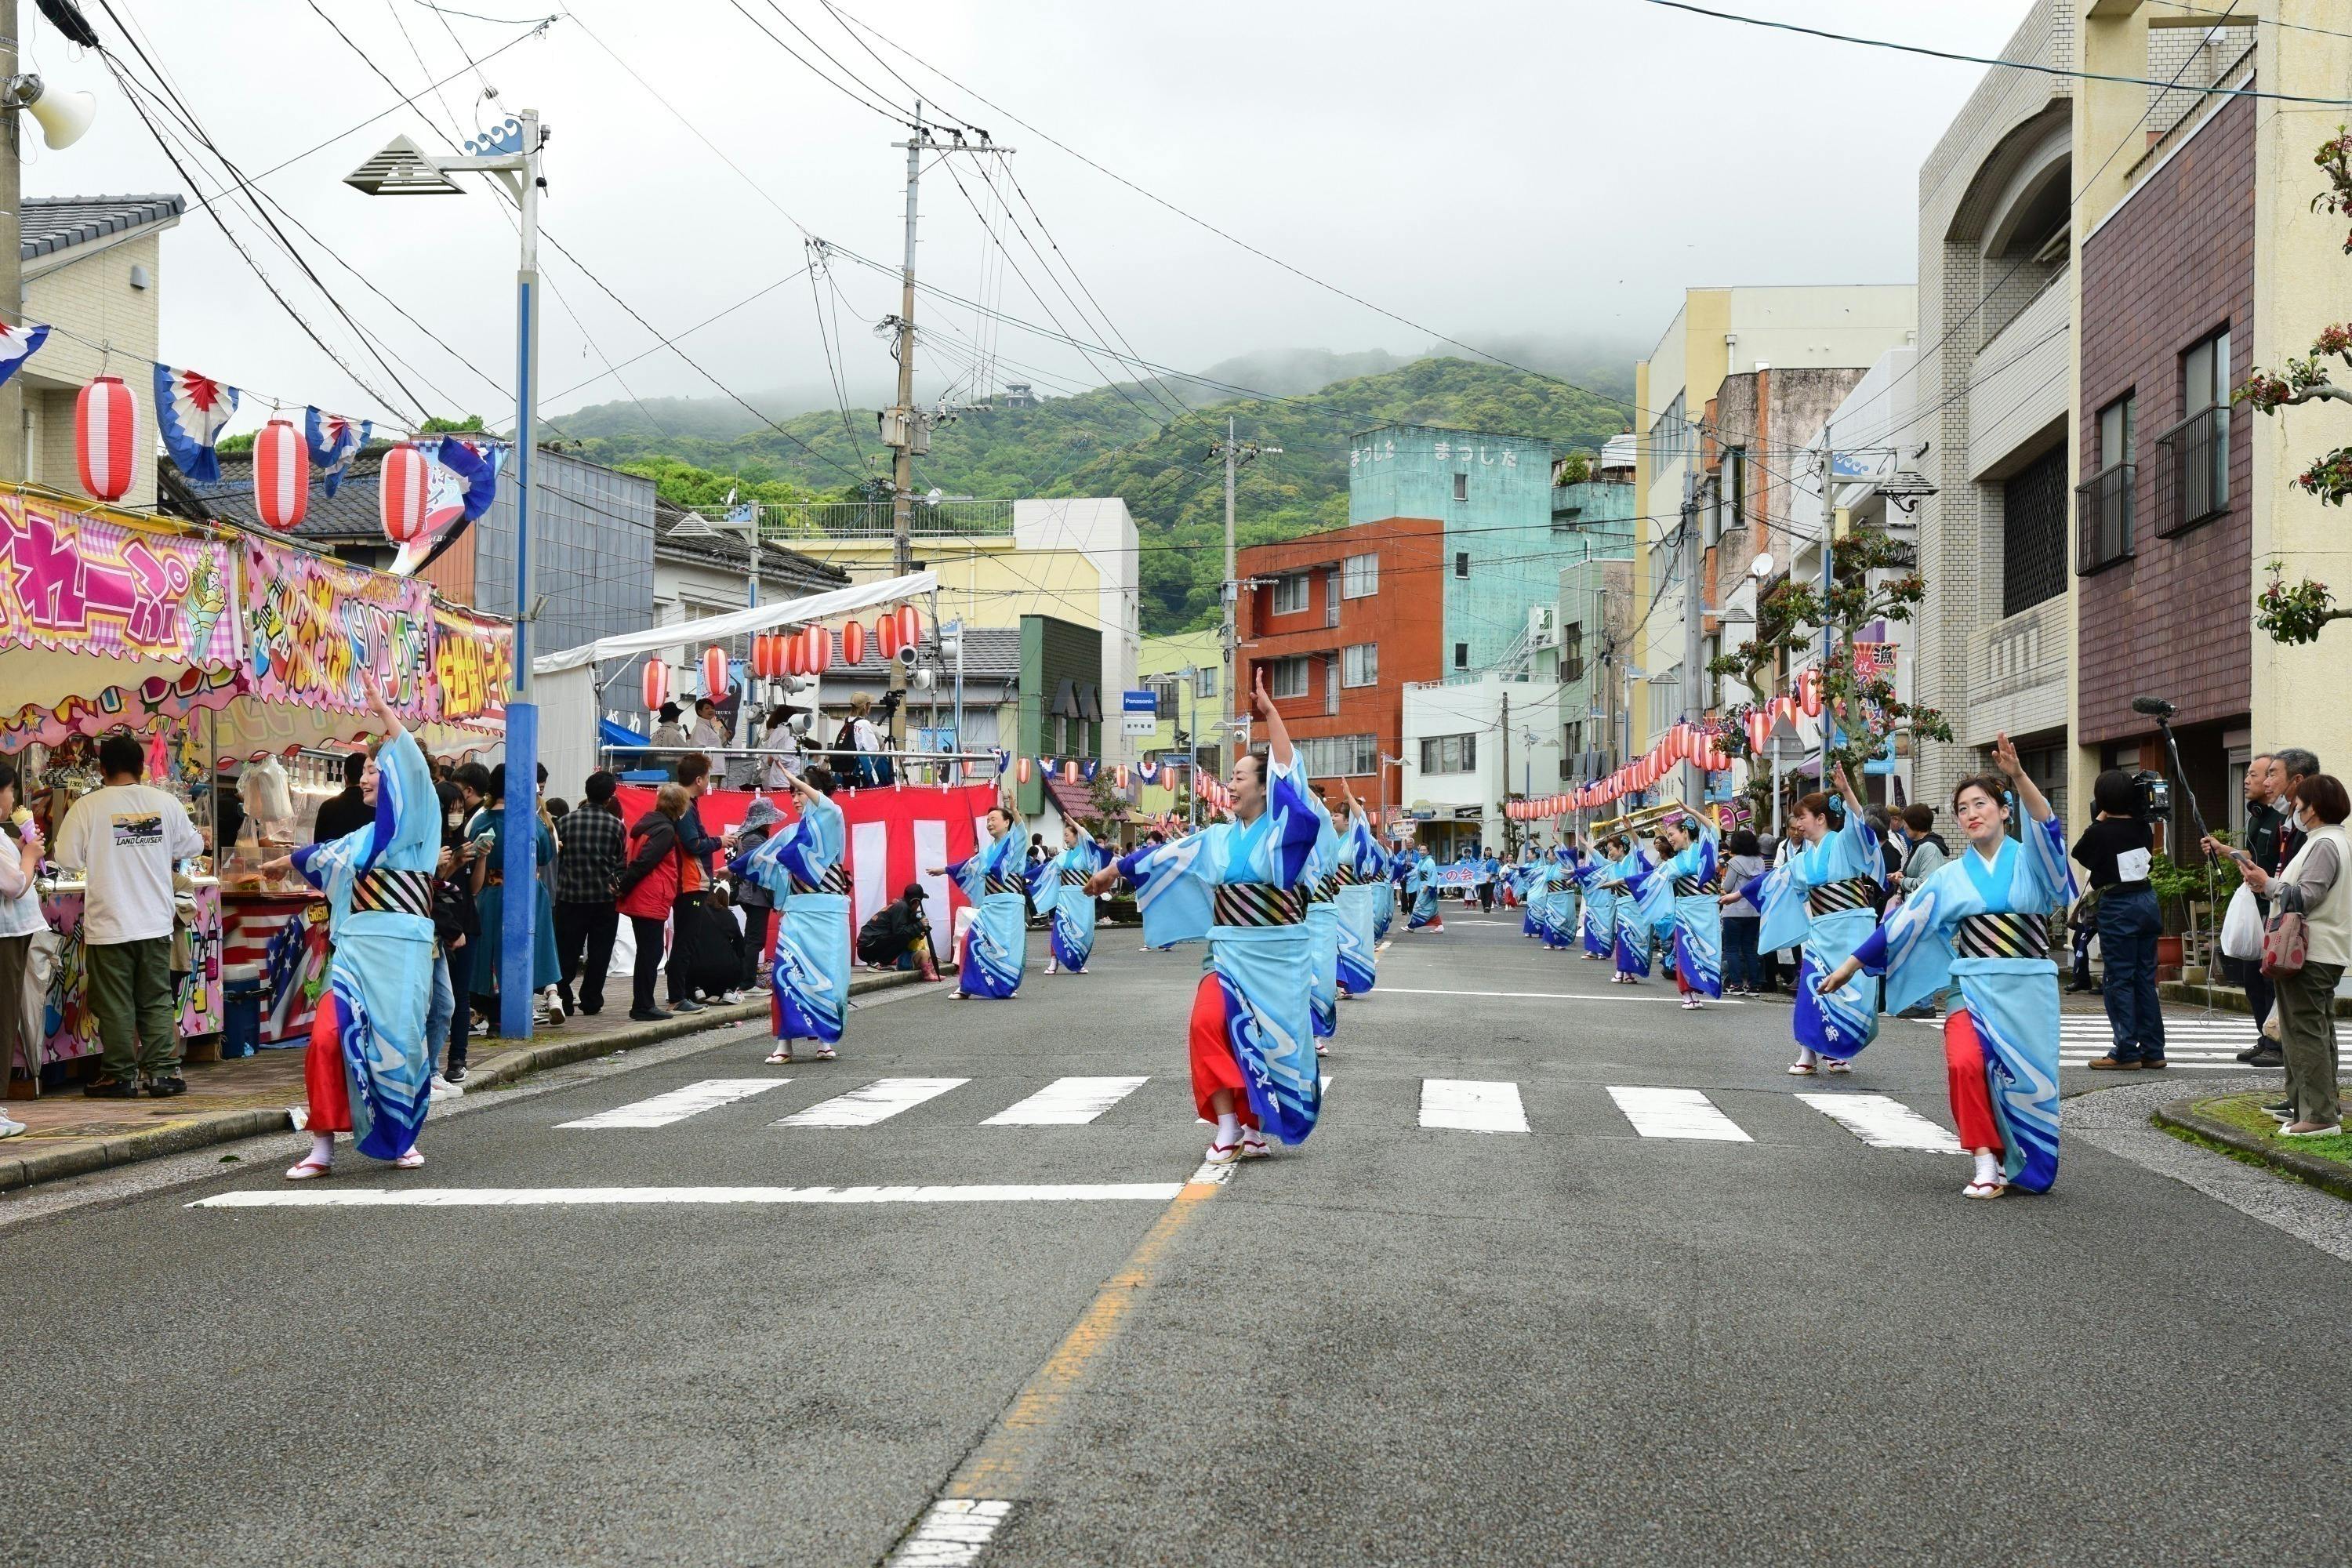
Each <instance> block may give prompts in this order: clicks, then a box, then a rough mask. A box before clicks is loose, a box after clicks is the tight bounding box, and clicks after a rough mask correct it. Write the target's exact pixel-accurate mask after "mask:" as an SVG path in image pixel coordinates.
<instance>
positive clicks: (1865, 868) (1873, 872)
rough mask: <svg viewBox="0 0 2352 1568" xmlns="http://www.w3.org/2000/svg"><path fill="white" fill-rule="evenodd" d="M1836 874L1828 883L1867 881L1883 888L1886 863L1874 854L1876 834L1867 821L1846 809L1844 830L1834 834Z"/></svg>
mask: <svg viewBox="0 0 2352 1568" xmlns="http://www.w3.org/2000/svg"><path fill="white" fill-rule="evenodd" d="M1834 837H1835V838H1836V841H1837V849H1838V853H1837V855H1836V863H1837V871H1836V873H1835V875H1834V876H1833V877H1832V880H1837V881H1842V880H1843V879H1845V878H1848V877H1867V878H1869V879H1871V880H1872V881H1874V882H1875V883H1877V884H1878V885H1879V886H1880V887H1882V888H1883V887H1885V885H1886V859H1885V857H1884V856H1882V855H1880V854H1879V852H1878V834H1877V832H1876V830H1875V829H1874V828H1873V827H1872V826H1870V819H1869V818H1868V817H1866V816H1863V815H1862V813H1860V812H1858V811H1856V810H1854V809H1853V807H1851V806H1849V807H1847V808H1846V814H1845V826H1843V827H1841V828H1839V829H1838V830H1837V833H1836V835H1835V836H1834Z"/></svg>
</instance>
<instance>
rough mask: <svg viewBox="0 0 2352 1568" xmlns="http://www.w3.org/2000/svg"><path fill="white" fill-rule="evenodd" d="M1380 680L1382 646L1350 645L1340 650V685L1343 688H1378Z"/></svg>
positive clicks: (1369, 643)
mask: <svg viewBox="0 0 2352 1568" xmlns="http://www.w3.org/2000/svg"><path fill="white" fill-rule="evenodd" d="M1380 679H1381V645H1380V644H1378V643H1376V642H1360V643H1349V645H1348V646H1347V647H1343V648H1341V649H1340V650H1339V683H1340V684H1341V685H1342V686H1377V685H1379V684H1380Z"/></svg>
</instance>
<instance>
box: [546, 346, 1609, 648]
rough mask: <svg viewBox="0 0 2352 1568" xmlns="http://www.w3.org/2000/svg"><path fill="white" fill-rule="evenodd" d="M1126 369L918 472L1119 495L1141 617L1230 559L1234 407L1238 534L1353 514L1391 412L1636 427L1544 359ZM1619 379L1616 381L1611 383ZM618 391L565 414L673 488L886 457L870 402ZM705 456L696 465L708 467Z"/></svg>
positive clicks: (1017, 489) (1596, 432) (935, 456)
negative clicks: (1215, 449) (1352, 450)
mask: <svg viewBox="0 0 2352 1568" xmlns="http://www.w3.org/2000/svg"><path fill="white" fill-rule="evenodd" d="M1158 390H1159V389H1157V388H1152V389H1150V390H1146V389H1145V388H1142V387H1138V386H1136V385H1134V384H1126V385H1120V386H1112V387H1103V388H1097V390H1095V391H1092V392H1087V393H1084V394H1081V395H1077V396H1075V397H1057V398H1052V399H1049V400H1048V401H1046V402H1045V403H1043V404H1041V405H1037V406H1035V407H1029V408H997V409H993V410H991V411H988V412H973V413H966V414H963V415H961V416H958V417H957V418H956V419H955V420H954V421H953V422H952V423H949V424H944V425H941V426H940V427H939V428H938V429H937V430H936V431H935V432H934V433H933V435H932V437H931V450H930V453H929V456H928V457H926V458H921V459H919V461H918V463H917V468H916V483H917V485H918V487H919V488H920V489H934V488H936V489H940V490H944V491H945V492H947V493H948V494H950V495H958V496H986V497H1020V496H1080V495H1087V496H1120V497H1123V498H1125V500H1126V501H1127V504H1128V507H1129V510H1132V511H1133V512H1134V514H1135V518H1136V524H1137V528H1138V531H1139V534H1140V537H1141V542H1142V547H1143V556H1142V581H1143V622H1144V629H1145V630H1146V631H1147V632H1165V631H1178V630H1182V629H1185V628H1187V627H1190V626H1199V625H1203V624H1205V623H1207V622H1208V621H1210V620H1212V619H1213V617H1214V616H1215V613H1216V585H1217V580H1218V577H1219V575H1220V573H1221V572H1222V569H1223V561H1222V559H1221V551H1220V550H1219V549H1218V548H1217V546H1219V545H1221V544H1222V542H1223V529H1224V476H1223V467H1222V465H1221V464H1220V463H1219V462H1218V461H1217V460H1216V459H1215V458H1213V457H1212V456H1211V455H1210V450H1209V448H1210V447H1211V445H1212V443H1213V442H1214V441H1215V440H1217V439H1218V438H1220V437H1223V434H1224V428H1225V421H1226V419H1227V418H1229V417H1230V418H1231V419H1232V420H1233V421H1234V429H1235V433H1236V434H1237V435H1238V436H1239V437H1241V438H1242V439H1243V440H1244V441H1255V442H1257V443H1259V444H1260V445H1261V446H1266V447H1282V448H1283V451H1282V453H1281V455H1280V456H1278V457H1276V456H1269V457H1267V458H1263V459H1262V460H1260V461H1259V462H1257V463H1255V464H1253V465H1251V466H1249V467H1248V468H1244V470H1243V472H1242V479H1241V483H1240V494H1239V501H1238V506H1237V509H1236V510H1237V512H1238V515H1239V518H1240V527H1239V535H1240V539H1241V542H1243V543H1245V544H1247V543H1255V542H1263V541H1266V540H1272V539H1281V538H1288V537H1291V536H1293V535H1296V534H1298V533H1303V532H1306V531H1309V530H1312V529H1318V528H1330V527H1337V526H1339V525H1341V524H1343V523H1345V522H1346V521H1347V514H1348V437H1349V436H1350V435H1351V434H1353V433H1354V432H1357V431H1360V430H1362V429H1365V428H1367V427H1368V426H1374V425H1380V424H1385V423H1390V422H1407V423H1413V424H1422V425H1434V426H1444V427H1447V428H1453V429H1463V430H1486V431H1493V432H1496V433H1500V434H1508V435H1525V436H1538V437H1546V438H1549V440H1551V441H1552V442H1553V443H1554V444H1555V445H1556V446H1557V447H1560V448H1561V449H1563V450H1565V449H1569V448H1582V449H1587V450H1590V449H1593V448H1597V447H1599V446H1600V444H1601V442H1602V441H1603V440H1605V439H1607V438H1608V437H1611V436H1612V435H1615V434H1616V433H1617V432H1618V431H1619V430H1621V429H1622V428H1624V427H1625V424H1626V420H1627V417H1628V415H1627V409H1626V407H1625V405H1624V404H1622V402H1618V401H1615V400H1614V399H1612V398H1610V397H1605V396H1601V395H1595V394H1593V393H1590V392H1585V391H1582V390H1580V389H1578V388H1576V387H1573V386H1570V385H1568V384H1564V383H1561V382H1559V381H1555V380H1551V379H1549V378H1547V377H1543V376H1538V375H1531V374H1523V373H1521V372H1518V371H1514V370H1507V369H1504V368H1502V367H1501V366H1497V365H1492V364H1486V363H1475V362H1472V361H1469V360H1462V359H1435V358H1433V359H1422V360H1415V361H1413V362H1412V363H1409V364H1404V365H1400V366H1397V367H1396V368H1394V369H1391V370H1386V371H1382V372H1381V373H1379V374H1370V375H1359V376H1353V377H1350V378H1349V379H1346V380H1341V381H1335V382H1332V383H1331V384H1328V385H1326V386H1323V387H1321V388H1320V389H1319V390H1317V391H1315V392H1312V393H1307V394H1305V395H1297V396H1284V397H1242V398H1236V399H1234V400H1231V401H1227V402H1222V403H1216V404H1213V405H1206V406H1201V407H1188V406H1185V405H1188V404H1189V403H1190V402H1191V399H1190V398H1189V397H1188V398H1185V399H1183V400H1182V401H1181V402H1177V401H1176V400H1173V399H1171V398H1168V397H1165V396H1164V395H1163V396H1158V397H1155V395H1153V394H1154V393H1155V392H1157V391H1158ZM1612 390H1613V389H1612ZM647 412H649V413H650V415H651V419H650V420H648V418H647V415H646V412H640V411H639V409H638V408H637V407H636V405H632V404H617V405H615V404H606V405H600V406H598V407H596V408H591V409H583V410H581V411H579V412H578V413H576V414H573V415H568V416H561V417H560V418H559V419H558V420H556V421H555V423H556V424H557V425H558V426H560V427H561V428H562V431H563V432H564V433H566V434H568V435H570V436H572V437H574V438H575V439H578V440H579V441H580V446H581V450H582V451H583V455H585V456H587V457H590V458H594V459H596V460H597V461H600V462H606V463H614V464H617V465H622V466H625V467H630V468H638V469H640V471H644V472H647V473H651V474H654V475H655V476H656V479H659V481H660V482H661V485H662V489H663V492H664V493H665V494H666V495H668V496H670V497H671V498H672V499H673V500H680V501H684V502H688V503H694V502H709V501H711V500H717V499H718V498H719V496H721V495H723V494H724V493H725V492H726V490H727V489H728V488H729V487H730V485H731V486H737V487H740V489H742V490H743V492H744V494H745V495H746V496H747V497H756V498H757V499H762V500H783V499H787V498H789V497H793V496H796V495H827V496H835V495H841V494H845V493H847V492H850V491H852V490H854V489H856V486H857V485H858V483H859V482H860V481H861V480H863V479H866V478H867V477H868V476H872V477H877V478H879V477H883V476H886V475H887V471H888V468H887V453H886V452H885V451H884V449H883V448H882V447H880V446H879V445H878V444H877V441H876V439H875V432H874V420H873V415H872V413H871V412H870V411H867V412H863V413H861V412H858V411H856V410H853V411H852V412H851V414H850V416H849V417H848V418H847V419H846V420H845V419H844V417H843V416H842V415H841V413H840V411H839V410H837V409H835V410H830V411H827V412H824V413H821V414H803V415H798V416H794V417H793V418H790V419H785V420H782V421H780V423H781V424H782V427H783V429H784V430H785V431H787V432H789V435H779V434H778V433H777V432H776V431H775V430H774V429H772V428H770V427H769V426H766V425H764V424H761V425H757V426H753V427H751V428H749V429H747V428H745V426H751V425H752V421H751V418H750V416H746V415H744V414H743V411H742V410H741V409H740V407H737V406H735V405H731V404H730V405H724V406H723V407H721V406H719V405H715V404H714V403H712V402H710V401H709V400H699V399H698V400H693V401H690V402H669V403H656V404H653V405H649V408H648V411H647ZM697 470H702V471H701V472H697Z"/></svg>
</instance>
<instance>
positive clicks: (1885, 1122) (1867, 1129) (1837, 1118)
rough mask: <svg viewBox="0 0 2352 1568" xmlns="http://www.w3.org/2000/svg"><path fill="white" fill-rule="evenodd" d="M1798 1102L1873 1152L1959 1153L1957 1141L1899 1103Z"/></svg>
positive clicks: (1864, 1099)
mask: <svg viewBox="0 0 2352 1568" xmlns="http://www.w3.org/2000/svg"><path fill="white" fill-rule="evenodd" d="M1797 1098H1798V1099H1799V1100H1803V1101H1804V1102H1805V1103H1806V1104H1807V1105H1810V1106H1811V1107H1812V1108H1813V1109H1814V1110H1818V1111H1820V1112H1821V1113H1822V1115H1824V1116H1826V1117H1828V1118H1829V1119H1830V1120H1831V1121H1834V1122H1836V1123H1837V1124H1838V1125H1839V1126H1841V1127H1843V1128H1844V1129H1845V1130H1846V1131H1849V1132H1851V1133H1853V1135H1854V1136H1855V1137H1857V1138H1859V1139H1861V1140H1862V1141H1863V1142H1865V1143H1867V1144H1869V1145H1870V1146H1871V1147H1872V1148H1874V1149H1925V1150H1928V1151H1931V1152H1935V1153H1938V1154H1957V1153H1958V1152H1960V1141H1959V1140H1958V1139H1957V1138H1955V1137H1953V1136H1952V1135H1951V1134H1950V1133H1949V1132H1947V1131H1944V1129H1942V1128H1941V1127H1938V1126H1937V1125H1936V1124H1935V1123H1934V1122H1932V1121H1928V1120H1927V1118H1926V1117H1924V1116H1922V1115H1920V1114H1919V1113H1918V1112H1917V1111H1916V1110H1912V1109H1911V1108H1910V1107H1909V1106H1907V1105H1906V1104H1904V1103H1903V1102H1902V1101H1901V1100H1890V1099H1888V1098H1887V1097H1886V1096H1885V1095H1883V1094H1801V1095H1799V1096H1797Z"/></svg>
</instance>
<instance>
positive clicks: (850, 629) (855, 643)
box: [841, 621, 890, 664]
mask: <svg viewBox="0 0 2352 1568" xmlns="http://www.w3.org/2000/svg"><path fill="white" fill-rule="evenodd" d="M882 651H883V654H884V656H885V657H886V658H887V656H888V654H889V651H890V650H889V649H888V648H887V647H885V648H884V649H883V650H882ZM841 662H842V663H844V664H864V663H865V662H866V623H865V622H864V621H851V622H849V623H848V624H847V625H845V626H843V627H842V628H841Z"/></svg>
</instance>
